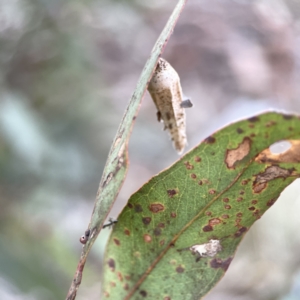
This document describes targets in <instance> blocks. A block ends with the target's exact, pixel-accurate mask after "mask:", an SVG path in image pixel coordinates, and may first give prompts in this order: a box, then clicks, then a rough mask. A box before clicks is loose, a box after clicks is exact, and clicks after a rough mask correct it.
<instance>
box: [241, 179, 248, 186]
mask: <svg viewBox="0 0 300 300" xmlns="http://www.w3.org/2000/svg"><path fill="white" fill-rule="evenodd" d="M248 182H249V180H242V182H241V184H242V185H246V184H247V183H248Z"/></svg>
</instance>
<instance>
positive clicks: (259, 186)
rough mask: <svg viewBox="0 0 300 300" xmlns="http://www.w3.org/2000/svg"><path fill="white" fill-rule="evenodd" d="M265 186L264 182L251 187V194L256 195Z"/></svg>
mask: <svg viewBox="0 0 300 300" xmlns="http://www.w3.org/2000/svg"><path fill="white" fill-rule="evenodd" d="M267 186H268V184H267V183H266V182H264V183H259V184H257V185H255V186H254V187H253V192H254V193H256V194H258V193H261V192H262V191H263V190H264V189H265V188H266V187H267Z"/></svg>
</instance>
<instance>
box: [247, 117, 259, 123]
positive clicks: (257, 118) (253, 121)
mask: <svg viewBox="0 0 300 300" xmlns="http://www.w3.org/2000/svg"><path fill="white" fill-rule="evenodd" d="M248 121H249V122H251V123H255V122H258V121H259V117H252V118H249V119H248Z"/></svg>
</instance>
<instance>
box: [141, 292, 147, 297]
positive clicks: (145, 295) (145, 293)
mask: <svg viewBox="0 0 300 300" xmlns="http://www.w3.org/2000/svg"><path fill="white" fill-rule="evenodd" d="M140 295H141V296H142V297H144V298H145V297H147V292H146V291H144V290H141V291H140Z"/></svg>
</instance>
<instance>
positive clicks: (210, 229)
mask: <svg viewBox="0 0 300 300" xmlns="http://www.w3.org/2000/svg"><path fill="white" fill-rule="evenodd" d="M202 230H203V231H204V232H209V231H213V230H214V228H213V227H212V226H211V225H206V226H204V227H203V228H202Z"/></svg>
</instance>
